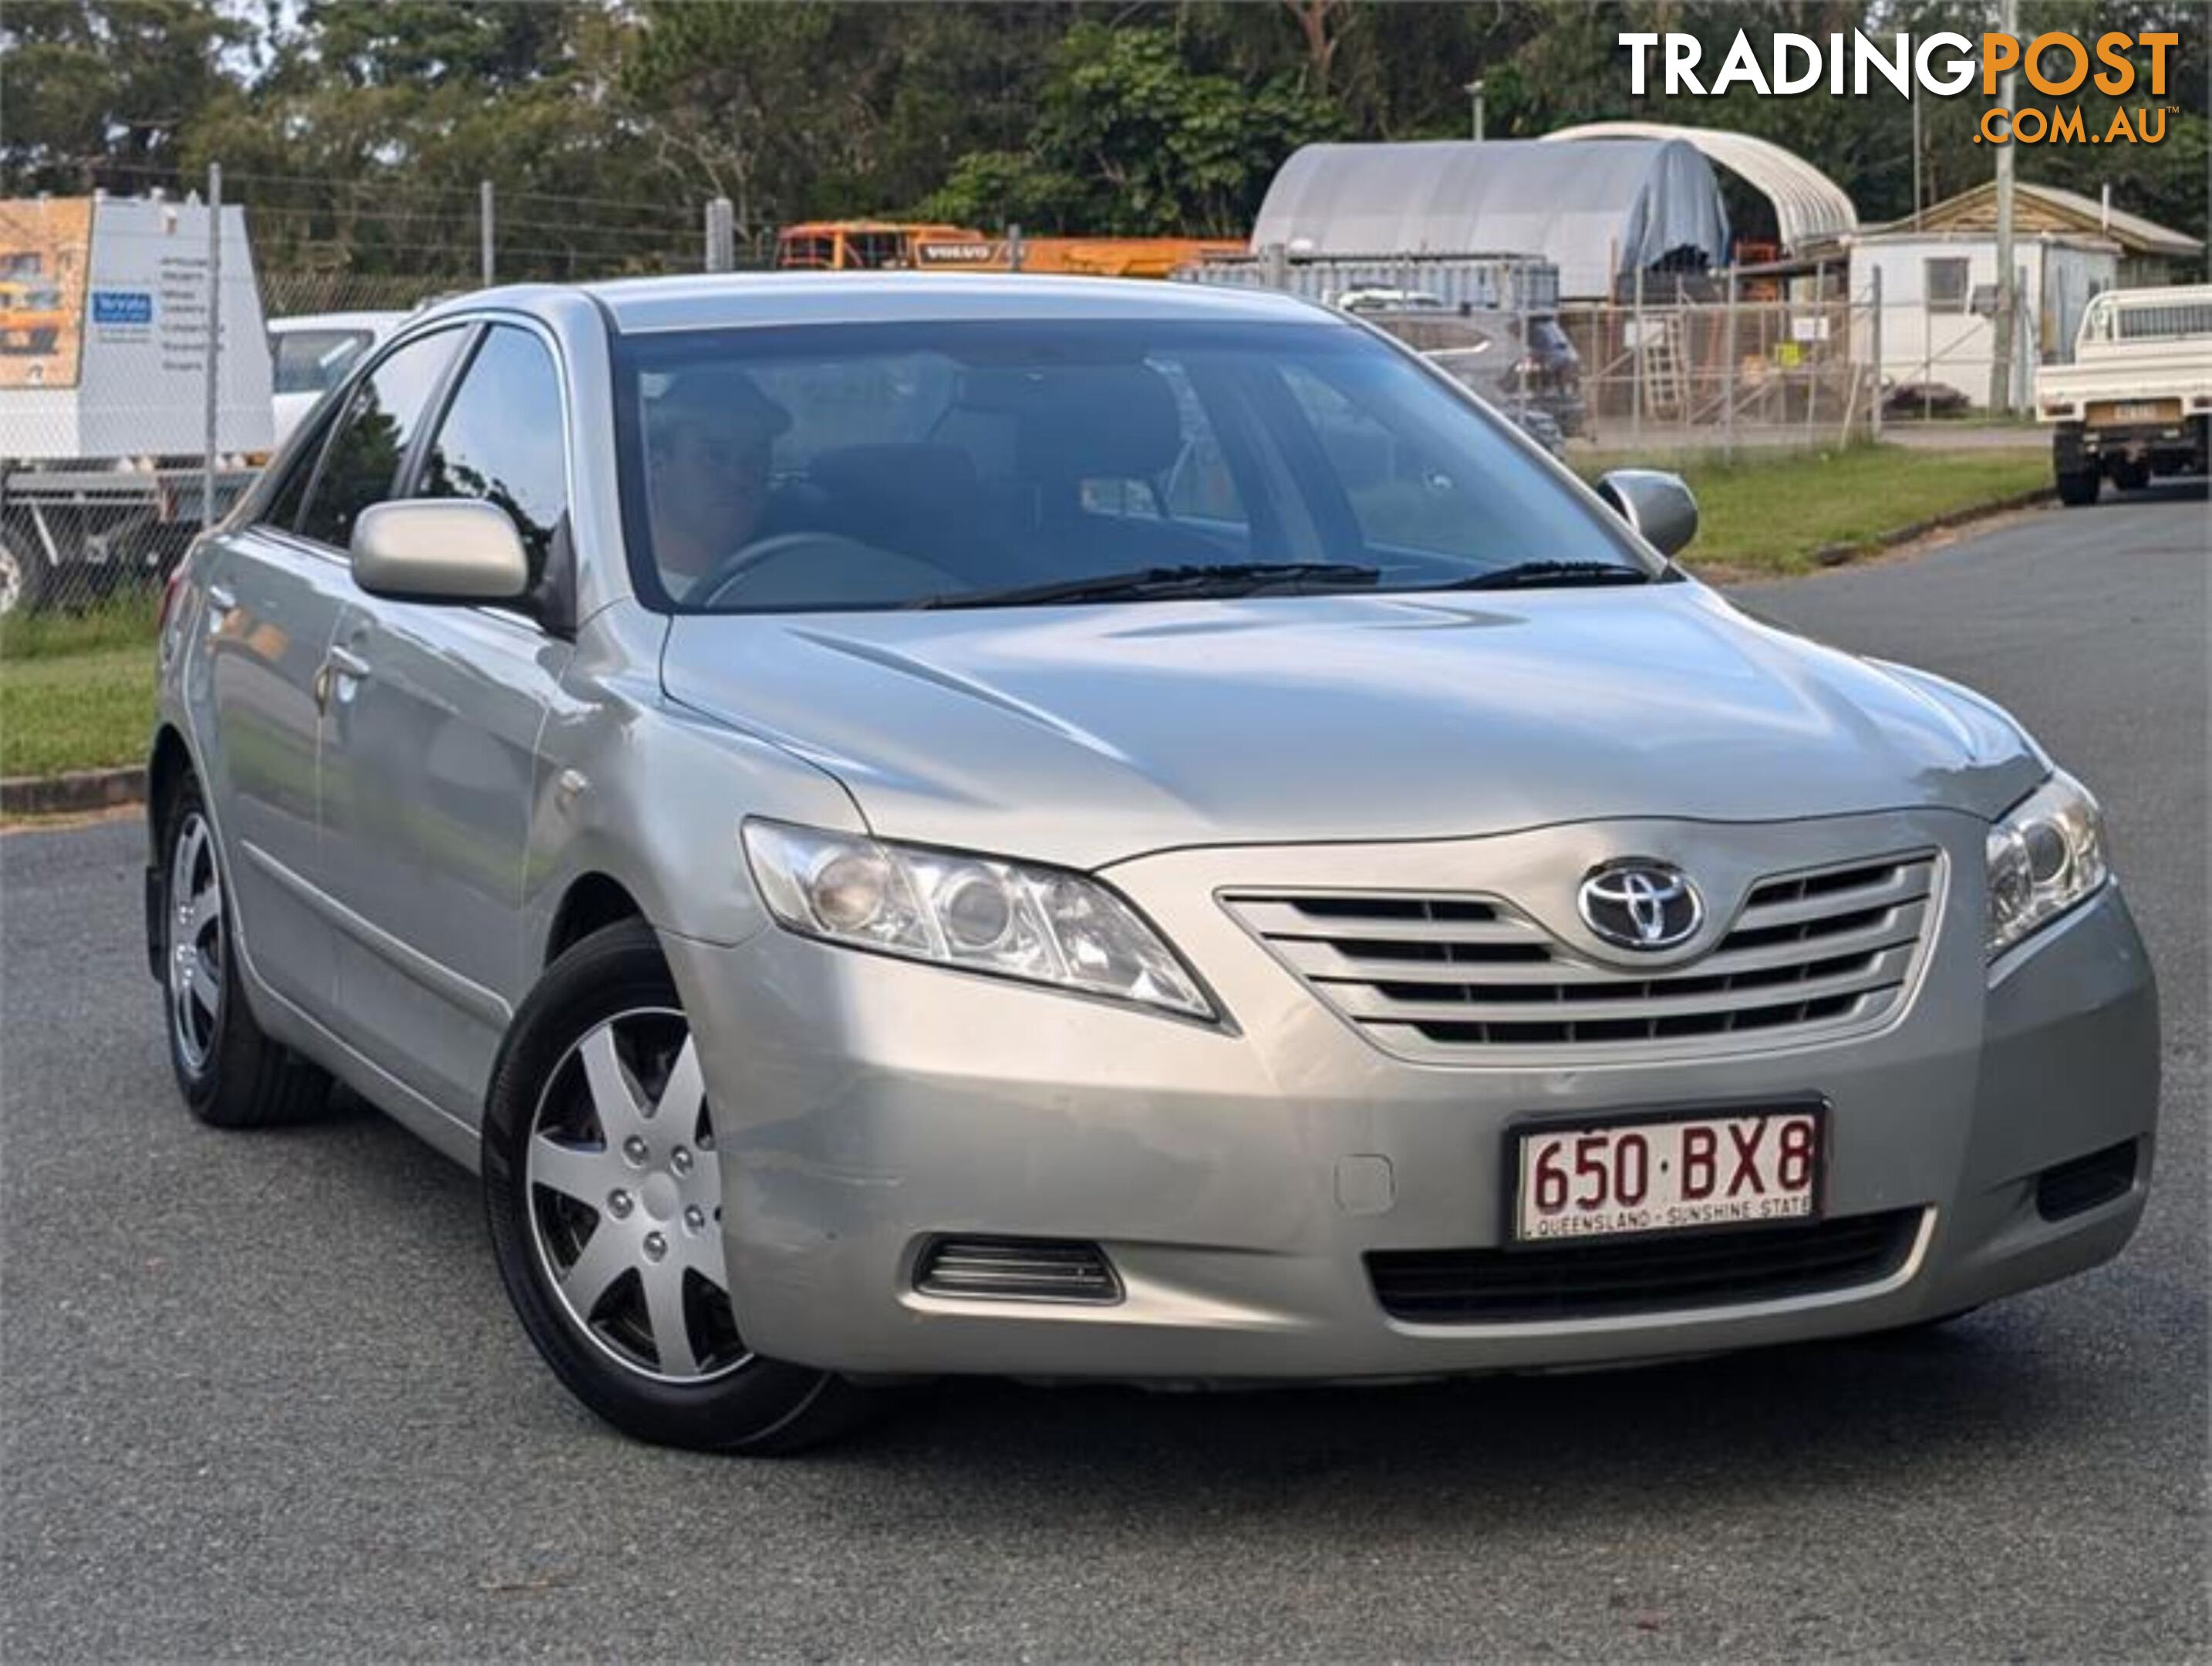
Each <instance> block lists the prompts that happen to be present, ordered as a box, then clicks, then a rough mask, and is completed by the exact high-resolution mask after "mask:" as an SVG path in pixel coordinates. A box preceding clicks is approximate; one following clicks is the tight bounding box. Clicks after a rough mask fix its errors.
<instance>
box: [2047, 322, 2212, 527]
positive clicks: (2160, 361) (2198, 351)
mask: <svg viewBox="0 0 2212 1666" xmlns="http://www.w3.org/2000/svg"><path fill="white" fill-rule="evenodd" d="M2035 412H2036V415H2037V416H2038V417H2039V418H2041V419H2042V420H2043V421H2044V422H2045V423H2053V424H2055V425H2056V426H2055V427H2054V429H2052V433H2051V466H2052V469H2053V471H2055V473H2056V475H2057V483H2058V496H2059V499H2060V501H2061V502H2065V503H2069V504H2072V505H2075V506H2079V505H2081V504H2086V503H2094V502H2096V501H2097V494H2098V493H2099V492H2100V490H2102V489H2103V488H2104V483H2105V480H2106V477H2107V476H2109V477H2111V479H2112V483H2113V484H2115V485H2117V486H2118V487H2119V488H2120V489H2123V490H2124V491H2132V490H2134V489H2136V488H2137V487H2141V486H2143V485H2147V484H2148V483H2149V481H2150V477H2152V476H2153V475H2154V474H2203V473H2204V472H2205V471H2206V449H2207V446H2206V434H2207V430H2208V429H2212V284H2208V283H2200V284H2197V285H2195V286H2193V287H2191V288H2187V289H2111V290H2107V291H2106V293H2105V294H2103V295H2099V296H2098V297H2097V298H2096V299H2095V300H2094V301H2091V302H2090V303H2089V307H2088V310H2087V311H2086V312H2085V313H2082V315H2081V333H2080V335H2079V336H2078V337H2076V338H2075V344H2074V362H2073V363H2071V364H2047V365H2045V366H2044V367H2043V368H2041V369H2039V370H2038V371H2037V372H2036V375H2035Z"/></svg>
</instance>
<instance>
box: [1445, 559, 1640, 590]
mask: <svg viewBox="0 0 2212 1666" xmlns="http://www.w3.org/2000/svg"><path fill="white" fill-rule="evenodd" d="M1650 582H1651V575H1650V574H1649V573H1646V572H1645V571H1644V569H1642V568H1640V567H1624V566H1623V565H1621V563H1620V562H1617V561H1516V562H1514V563H1513V564H1512V565H1511V566H1510V567H1494V568H1492V569H1491V570H1490V571H1489V572H1487V573H1477V574H1475V575H1474V576H1472V577H1471V578H1464V579H1453V580H1451V581H1449V582H1448V583H1444V584H1425V585H1422V586H1420V588H1421V589H1423V590H1533V589H1539V588H1544V587H1550V586H1554V585H1556V586H1559V587H1565V586H1568V585H1599V584H1649V583H1650Z"/></svg>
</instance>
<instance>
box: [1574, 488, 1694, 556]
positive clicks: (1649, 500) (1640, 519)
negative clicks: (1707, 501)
mask: <svg viewBox="0 0 2212 1666" xmlns="http://www.w3.org/2000/svg"><path fill="white" fill-rule="evenodd" d="M1597 495H1598V496H1600V497H1601V498H1603V499H1604V500H1605V501H1606V504H1607V507H1608V508H1611V509H1612V511H1613V513H1614V514H1617V515H1619V516H1620V518H1621V519H1622V520H1625V521H1626V522H1627V523H1628V524H1629V526H1630V527H1631V528H1632V530H1633V531H1635V532H1637V533H1638V535H1639V536H1641V537H1642V538H1643V539H1644V542H1645V543H1647V544H1650V546H1651V547H1652V548H1653V549H1655V550H1657V551H1658V552H1659V553H1660V554H1661V555H1662V556H1671V555H1673V554H1674V552H1675V551H1676V550H1680V549H1681V548H1682V547H1683V546H1684V545H1685V544H1688V543H1689V541H1690V540H1691V539H1692V538H1695V537H1697V535H1698V500H1697V499H1696V498H1695V497H1693V496H1691V495H1690V489H1689V488H1688V487H1687V486H1686V485H1684V484H1683V483H1682V477H1681V476H1680V475H1679V474H1668V473H1665V472H1663V471H1661V470H1658V469H1615V470H1613V472H1612V473H1610V474H1608V475H1607V476H1606V477H1604V478H1603V479H1602V480H1601V481H1599V482H1598V483H1597Z"/></svg>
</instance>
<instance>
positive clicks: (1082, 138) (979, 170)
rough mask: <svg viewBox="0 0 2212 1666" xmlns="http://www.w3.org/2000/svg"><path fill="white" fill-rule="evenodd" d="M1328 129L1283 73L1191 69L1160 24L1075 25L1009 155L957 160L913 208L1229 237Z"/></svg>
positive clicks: (1048, 225)
mask: <svg viewBox="0 0 2212 1666" xmlns="http://www.w3.org/2000/svg"><path fill="white" fill-rule="evenodd" d="M1340 131H1341V124H1340V119H1339V118H1338V116H1337V113H1336V112H1335V110H1334V107H1333V106H1331V105H1330V104H1329V103H1328V100H1326V99H1324V98H1322V97H1320V96H1319V95H1317V94H1313V93H1310V92H1308V91H1307V90H1306V89H1305V88H1303V87H1302V86H1301V85H1300V84H1299V77H1298V76H1297V74H1296V73H1295V72H1287V71H1286V72H1283V73H1279V74H1277V75H1275V76H1269V77H1267V79H1265V80H1262V81H1260V82H1257V83H1252V82H1239V81H1238V80H1237V79H1236V78H1235V77H1232V76H1227V75H1223V74H1216V73H1211V72H1206V71H1201V70H1194V68H1193V67H1192V66H1191V64H1190V63H1189V62H1188V58H1187V57H1186V55H1185V53H1184V52H1183V50H1182V46H1181V44H1180V43H1179V42H1178V41H1177V40H1176V36H1175V35H1174V34H1173V33H1171V32H1170V31H1169V30H1166V29H1164V28H1131V27H1124V28H1114V27H1108V26H1106V25H1104V24H1101V23H1096V22H1082V23H1078V24H1076V25H1075V26H1074V27H1073V28H1071V29H1069V31H1068V32H1067V33H1066V37H1065V38H1064V39H1063V40H1061V41H1060V45H1059V46H1058V47H1057V48H1056V49H1055V51H1054V54H1053V63H1052V71H1051V74H1050V75H1049V76H1048V77H1047V79H1046V82H1045V84H1044V86H1043V88H1042V90H1041V92H1040V94H1039V96H1038V110H1037V118H1036V123H1035V125H1033V126H1032V127H1031V129H1030V133H1029V136H1028V142H1027V144H1026V146H1025V148H1024V152H1023V154H1022V155H1007V154H1006V153H1003V152H1002V153H995V154H993V155H988V156H985V157H975V156H970V157H968V158H964V159H963V161H962V162H961V163H960V164H958V165H957V166H956V167H955V169H954V171H953V175H952V179H951V182H950V183H949V184H948V185H947V187H946V188H945V190H944V191H941V192H938V193H936V194H934V195H933V196H932V197H930V198H927V199H926V200H925V202H924V203H923V204H922V209H923V211H924V212H927V213H929V214H931V215H933V216H934V215H943V216H948V217H957V218H962V219H965V220H969V221H971V222H975V221H981V222H985V223H986V224H987V225H996V224H998V223H1001V222H1004V221H1005V220H1007V219H1012V218H1014V217H1016V216H1013V215H1012V214H1010V213H1008V212H1006V208H1005V207H1004V206H1003V204H1005V202H1006V200H1007V198H1012V199H1014V200H1017V201H1018V202H1020V203H1021V204H1022V205H1023V206H1024V210H1025V212H1026V213H1027V214H1028V216H1030V217H1029V218H1026V219H1024V221H1023V223H1024V225H1032V224H1033V225H1034V228H1036V229H1038V230H1052V231H1068V232H1097V233H1108V234H1166V233H1182V234H1191V235H1217V236H1218V235H1235V234H1241V233H1242V232H1243V230H1244V228H1246V227H1247V226H1249V224H1250V223H1251V216H1252V215H1253V213H1254V211H1255V210H1256V209H1257V208H1258V206H1259V201H1260V198H1261V196H1262V195H1264V194H1265V192H1266V191H1267V182H1268V180H1269V179H1272V178H1273V175H1274V171H1275V169H1276V168H1277V167H1279V166H1280V164H1281V162H1282V160H1283V158H1284V157H1285V156H1287V155H1290V153H1291V151H1292V150H1294V149H1297V147H1298V146H1299V145H1301V144H1305V143H1310V142H1311V141H1314V140H1316V139H1322V138H1329V137H1336V136H1337V135H1338V134H1339V133H1340ZM991 192H1006V193H1007V197H1006V198H998V197H994V196H992V195H990V194H989V193H991Z"/></svg>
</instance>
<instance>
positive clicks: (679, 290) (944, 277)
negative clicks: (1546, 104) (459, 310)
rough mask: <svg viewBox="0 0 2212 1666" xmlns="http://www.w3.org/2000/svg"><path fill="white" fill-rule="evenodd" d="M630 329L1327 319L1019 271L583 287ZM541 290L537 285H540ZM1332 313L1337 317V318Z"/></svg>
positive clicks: (1137, 285) (1198, 292) (1268, 303)
mask: <svg viewBox="0 0 2212 1666" xmlns="http://www.w3.org/2000/svg"><path fill="white" fill-rule="evenodd" d="M585 289H586V293H587V294H589V295H592V297H593V298H594V299H596V300H597V301H599V302H600V303H601V304H602V305H603V306H604V307H605V308H606V309H607V311H608V312H609V313H611V314H612V315H613V318H614V322H615V326H616V328H617V329H619V330H621V331H624V332H625V333H629V332H634V331H635V332H642V331H656V330H696V329H712V328H715V327H720V326H728V325H775V324H831V323H839V324H842V323H854V322H858V321H862V320H866V321H869V322H884V321H894V322H895V321H898V320H902V319H915V320H936V319H943V320H951V319H1191V320H1194V321H1198V322H1204V321H1206V320H1209V319H1211V320H1214V321H1218V322H1232V321H1238V320H1243V321H1254V322H1265V321H1268V320H1273V321H1276V322H1301V321H1302V322H1306V323H1316V322H1323V321H1327V320H1328V319H1329V316H1330V315H1329V314H1328V312H1327V310H1326V309H1325V308H1322V307H1318V306H1316V305H1315V304H1314V303H1313V302H1311V301H1302V300H1299V299H1298V298H1297V297H1295V296H1291V295H1278V294H1275V293H1273V292H1272V291H1265V290H1250V289H1225V288H1218V287H1214V286H1211V285H1206V284H1199V283H1170V282H1162V281H1159V280H1157V279H1139V278H1122V277H1038V276H1034V275H1030V274H1025V273H1020V272H1010V273H1006V274H1002V275H998V276H991V275H987V274H983V273H979V272H949V273H933V272H744V273H718V274H711V275H702V276H697V277H653V278H623V279H619V280H617V281H615V282H611V283H593V284H587V285H586V286H585ZM541 293H542V292H541ZM1339 321H1340V320H1339Z"/></svg>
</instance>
